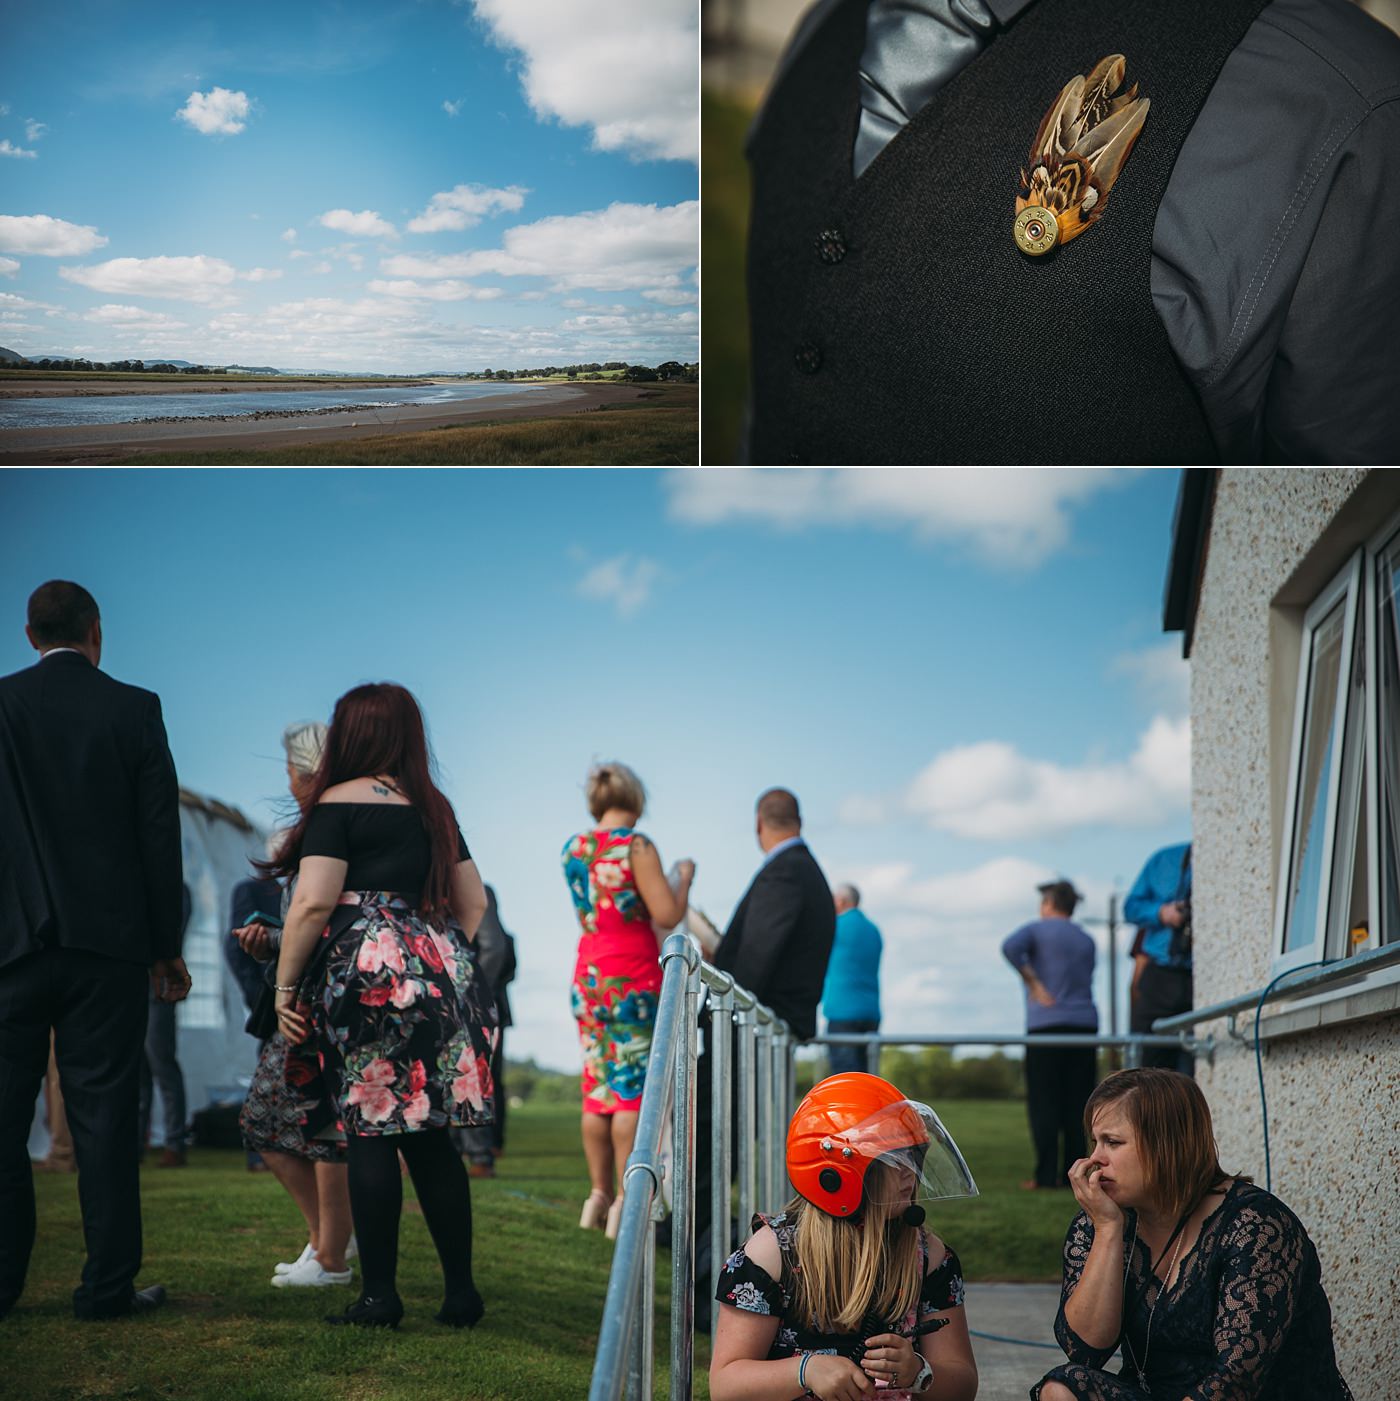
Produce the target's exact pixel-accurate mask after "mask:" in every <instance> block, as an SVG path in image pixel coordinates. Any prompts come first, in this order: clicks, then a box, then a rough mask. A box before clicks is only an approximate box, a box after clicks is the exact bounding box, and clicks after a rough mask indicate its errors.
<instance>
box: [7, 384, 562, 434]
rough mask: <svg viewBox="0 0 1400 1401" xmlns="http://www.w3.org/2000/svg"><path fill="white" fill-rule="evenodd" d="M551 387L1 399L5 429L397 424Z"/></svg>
mask: <svg viewBox="0 0 1400 1401" xmlns="http://www.w3.org/2000/svg"><path fill="white" fill-rule="evenodd" d="M556 387H557V386H555V385H551V384H515V383H512V382H510V381H500V382H494V383H493V382H487V381H473V382H471V383H464V384H429V385H423V384H418V385H404V386H403V387H401V388H395V387H394V386H393V385H375V386H374V387H373V388H372V389H314V388H309V387H308V388H305V389H230V390H228V391H227V392H222V393H212V394H211V393H205V394H111V395H73V396H72V397H63V398H35V399H0V430H3V429H9V428H54V427H80V426H85V425H88V424H94V423H136V422H139V421H142V420H146V419H162V418H243V417H246V416H248V415H252V414H259V415H263V416H274V415H281V414H288V413H315V412H326V411H329V410H331V409H363V410H364V411H365V412H366V414H373V415H376V416H377V417H379V418H382V419H383V421H384V422H385V423H391V422H392V421H393V411H394V409H396V408H398V407H400V406H402V405H404V404H442V405H444V406H445V405H448V404H452V403H459V402H461V401H462V400H468V399H487V398H490V397H491V396H493V395H499V394H525V393H528V392H530V391H531V390H535V389H553V388H556Z"/></svg>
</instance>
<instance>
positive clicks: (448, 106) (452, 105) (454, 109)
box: [442, 97, 462, 117]
mask: <svg viewBox="0 0 1400 1401" xmlns="http://www.w3.org/2000/svg"><path fill="white" fill-rule="evenodd" d="M442 110H443V111H444V112H446V113H447V115H448V116H449V117H455V116H456V115H457V113H458V112H460V111H461V110H462V99H461V98H460V97H459V98H458V99H457V100H456V102H448V101H446V100H445V99H444V101H443V104H442Z"/></svg>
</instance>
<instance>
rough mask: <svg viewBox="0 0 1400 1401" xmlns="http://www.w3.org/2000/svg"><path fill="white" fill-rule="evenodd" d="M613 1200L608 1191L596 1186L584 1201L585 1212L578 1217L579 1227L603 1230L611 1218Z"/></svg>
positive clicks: (587, 1229) (589, 1229)
mask: <svg viewBox="0 0 1400 1401" xmlns="http://www.w3.org/2000/svg"><path fill="white" fill-rule="evenodd" d="M611 1207H612V1202H611V1200H610V1199H609V1197H608V1194H607V1193H606V1192H600V1191H599V1190H598V1189H597V1188H596V1187H595V1188H594V1189H593V1190H592V1191H591V1192H590V1193H589V1194H588V1197H587V1198H586V1200H585V1201H584V1203H583V1213H582V1215H581V1216H580V1217H579V1219H578V1224H579V1227H580V1228H581V1229H582V1230H585V1231H601V1230H602V1229H603V1226H604V1224H605V1223H606V1222H607V1220H608V1219H609V1215H610V1210H611Z"/></svg>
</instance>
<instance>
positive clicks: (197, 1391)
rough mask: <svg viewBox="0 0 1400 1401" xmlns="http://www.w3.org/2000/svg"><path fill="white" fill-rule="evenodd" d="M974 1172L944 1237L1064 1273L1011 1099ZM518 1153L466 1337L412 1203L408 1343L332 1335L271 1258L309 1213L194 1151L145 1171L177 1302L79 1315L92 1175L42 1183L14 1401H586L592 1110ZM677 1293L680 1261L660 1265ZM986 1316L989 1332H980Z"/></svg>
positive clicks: (594, 1260)
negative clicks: (675, 1266)
mask: <svg viewBox="0 0 1400 1401" xmlns="http://www.w3.org/2000/svg"><path fill="white" fill-rule="evenodd" d="M944 1118H945V1122H946V1123H947V1124H948V1127H949V1129H950V1130H951V1131H952V1132H953V1134H954V1135H955V1136H956V1137H957V1139H958V1141H959V1143H960V1145H961V1146H962V1148H963V1151H964V1153H965V1154H966V1155H967V1158H968V1161H969V1163H970V1165H971V1167H972V1170H973V1172H974V1174H975V1175H976V1177H977V1180H978V1184H979V1186H980V1187H981V1189H982V1193H983V1195H982V1196H981V1197H980V1198H979V1199H977V1200H976V1201H970V1202H954V1203H948V1204H945V1205H943V1206H938V1207H936V1208H935V1209H934V1211H933V1212H932V1219H931V1223H930V1224H931V1225H933V1227H934V1228H935V1229H936V1230H938V1231H939V1232H940V1233H942V1234H943V1235H945V1236H946V1238H947V1239H948V1240H949V1242H950V1243H951V1244H952V1245H953V1246H954V1248H955V1249H956V1250H957V1251H958V1253H959V1255H960V1256H961V1258H962V1261H963V1264H964V1267H965V1269H966V1271H967V1273H968V1276H969V1278H970V1279H972V1280H980V1279H1054V1278H1057V1277H1058V1268H1059V1267H1058V1257H1059V1244H1060V1241H1061V1239H1062V1237H1063V1232H1064V1227H1065V1225H1066V1223H1067V1221H1068V1218H1069V1215H1070V1206H1071V1200H1070V1198H1069V1196H1068V1194H1059V1193H1055V1194H1048V1193H1034V1194H1031V1193H1027V1194H1023V1193H1021V1192H1019V1191H1017V1190H1016V1187H1015V1183H1016V1181H1017V1180H1018V1179H1019V1178H1020V1177H1022V1176H1024V1175H1025V1163H1026V1160H1027V1158H1028V1153H1029V1147H1028V1144H1027V1142H1026V1130H1025V1115H1024V1109H1023V1107H1022V1106H1021V1105H1019V1104H1015V1103H990V1102H963V1103H952V1104H950V1105H948V1106H947V1113H946V1115H945V1116H944ZM509 1132H510V1145H509V1152H508V1154H507V1155H506V1156H505V1157H504V1158H503V1159H502V1160H501V1163H500V1165H499V1169H498V1171H499V1176H498V1177H497V1178H496V1179H495V1180H493V1181H485V1182H480V1181H478V1182H473V1184H472V1193H473V1201H474V1206H475V1224H476V1275H477V1283H478V1285H479V1287H480V1289H481V1292H482V1294H483V1295H484V1296H485V1298H486V1301H487V1314H486V1317H485V1319H484V1320H483V1321H482V1323H481V1324H480V1325H479V1326H478V1327H477V1328H476V1329H475V1330H473V1331H470V1332H462V1333H456V1332H453V1331H452V1330H450V1329H447V1328H443V1327H441V1326H439V1325H438V1324H436V1323H434V1322H433V1320H432V1314H433V1312H434V1311H435V1310H436V1308H437V1305H438V1302H439V1289H440V1278H439V1276H438V1273H437V1260H436V1256H435V1254H434V1252H433V1248H432V1244H431V1242H430V1240H429V1238H428V1233H427V1230H426V1228H425V1226H424V1223H423V1220H422V1217H421V1216H420V1215H418V1214H417V1212H416V1206H415V1205H414V1203H413V1202H412V1196H411V1190H410V1191H409V1192H408V1194H407V1196H406V1205H407V1210H406V1212H405V1217H404V1225H403V1231H402V1236H401V1242H400V1274H399V1292H400V1293H401V1294H402V1296H403V1299H404V1303H405V1306H406V1309H407V1313H406V1315H405V1318H404V1323H403V1325H402V1327H401V1328H400V1330H399V1331H398V1332H397V1333H382V1332H378V1331H374V1332H363V1333H362V1332H360V1331H359V1330H356V1329H348V1328H334V1329H333V1328H328V1327H326V1326H325V1325H324V1324H323V1323H322V1322H321V1316H322V1314H324V1313H326V1312H328V1311H329V1310H330V1309H331V1308H333V1307H339V1306H341V1305H343V1304H345V1303H347V1302H349V1300H350V1298H351V1297H352V1295H351V1292H350V1291H349V1290H339V1289H328V1290H274V1289H272V1288H271V1287H270V1286H269V1284H268V1278H269V1276H270V1275H271V1273H272V1266H273V1263H274V1262H275V1261H277V1260H279V1259H290V1258H292V1257H293V1256H294V1255H295V1254H296V1252H297V1250H298V1249H299V1248H300V1246H301V1244H302V1236H301V1230H300V1217H299V1216H298V1215H297V1212H296V1209H295V1208H294V1207H293V1206H292V1204H291V1201H290V1199H289V1198H288V1197H287V1196H286V1195H285V1194H284V1193H283V1192H282V1190H281V1189H280V1188H279V1187H278V1186H277V1184H276V1183H275V1182H274V1181H273V1180H272V1178H271V1177H270V1176H268V1175H266V1174H256V1175H254V1174H249V1173H248V1172H246V1171H245V1170H244V1167H243V1158H242V1154H240V1153H235V1152H229V1151H224V1152H220V1151H213V1150H196V1151H195V1152H194V1153H193V1154H192V1155H191V1163H190V1166H189V1167H188V1168H185V1169H183V1170H178V1169H177V1170H161V1169H157V1168H154V1167H152V1168H149V1169H146V1170H145V1171H144V1173H143V1177H142V1193H143V1213H144V1219H145V1239H146V1267H145V1268H144V1269H143V1270H142V1273H141V1276H140V1279H139V1280H138V1283H142V1284H144V1283H154V1282H160V1283H163V1284H165V1285H166V1286H167V1288H168V1289H169V1290H170V1292H171V1302H170V1303H169V1304H168V1305H167V1306H166V1307H165V1308H164V1309H162V1310H160V1311H159V1312H158V1313H156V1314H154V1315H151V1316H149V1317H146V1318H141V1319H137V1320H130V1321H126V1322H121V1323H78V1322H76V1321H75V1320H74V1319H73V1317H72V1313H71V1307H70V1296H71V1292H72V1289H73V1286H74V1285H75V1284H76V1282H77V1279H78V1273H79V1270H80V1268H81V1265H82V1232H81V1223H80V1218H79V1214H78V1207H77V1197H76V1190H75V1187H76V1179H74V1178H72V1177H54V1176H47V1175H39V1176H38V1177H37V1178H36V1187H37V1191H38V1197H39V1239H38V1243H37V1245H36V1247H35V1252H34V1259H33V1261H32V1263H31V1266H30V1272H29V1281H28V1286H27V1288H26V1291H25V1294H24V1296H23V1298H22V1299H21V1301H20V1304H19V1306H18V1308H17V1309H16V1311H15V1312H14V1313H12V1314H11V1315H10V1317H9V1318H8V1319H6V1320H5V1322H4V1323H0V1365H3V1367H4V1379H3V1381H2V1382H0V1395H4V1396H5V1397H7V1398H9V1401H40V1398H42V1399H43V1401H79V1398H97V1397H120V1398H138V1401H147V1398H152V1399H154V1398H176V1397H179V1398H183V1397H192V1398H199V1399H200V1401H216V1398H233V1397H236V1398H241V1401H284V1399H285V1401H292V1398H298V1401H300V1399H301V1398H306V1399H307V1401H319V1399H320V1398H327V1399H329V1398H347V1399H349V1401H361V1398H365V1399H366V1401H367V1399H368V1398H375V1399H376V1401H378V1399H379V1398H385V1399H386V1401H387V1399H388V1398H395V1399H396V1401H397V1398H403V1401H437V1398H442V1399H443V1401H448V1399H449V1398H450V1401H478V1399H479V1398H510V1401H516V1398H518V1399H519V1401H527V1398H528V1401H541V1399H542V1398H561V1399H562V1401H578V1399H579V1398H582V1397H584V1396H585V1395H586V1394H587V1390H588V1379H589V1376H590V1374H591V1371H592V1363H593V1350H594V1346H595V1343H596V1340H597V1332H598V1324H599V1320H600V1318H601V1314H602V1301H603V1294H604V1291H605V1289H606V1284H607V1272H608V1267H609V1262H610V1257H611V1244H610V1242H608V1241H607V1240H606V1239H604V1237H603V1235H602V1233H601V1232H587V1233H585V1232H583V1231H580V1230H579V1229H578V1226H577V1221H578V1209H579V1204H580V1202H581V1201H582V1200H583V1197H584V1195H585V1194H586V1191H587V1179H586V1175H585V1173H584V1170H583V1159H582V1155H581V1153H580V1151H579V1147H578V1116H577V1113H576V1111H574V1110H573V1109H571V1108H569V1107H566V1106H539V1107H528V1106H527V1107H526V1108H524V1109H520V1110H516V1111H514V1112H513V1114H512V1117H511V1121H510V1126H509ZM657 1279H658V1283H659V1284H660V1285H661V1287H662V1290H663V1291H664V1290H665V1288H666V1287H667V1282H668V1280H669V1269H668V1265H667V1260H666V1257H664V1256H663V1257H662V1258H660V1259H659V1260H658V1263H657ZM658 1298H659V1306H658V1307H659V1314H658V1329H657V1345H658V1356H659V1357H661V1358H663V1366H662V1369H661V1371H660V1372H658V1376H657V1391H656V1394H657V1396H658V1397H664V1396H665V1395H666V1380H665V1376H664V1357H665V1355H666V1352H665V1350H666V1347H667V1326H666V1323H665V1317H666V1314H665V1310H666V1308H667V1304H666V1302H665V1298H664V1295H659V1296H658ZM974 1321H975V1320H974ZM708 1356H709V1353H708V1348H707V1345H706V1341H705V1340H704V1339H703V1338H702V1339H699V1340H698V1342H697V1347H696V1394H697V1396H699V1397H701V1398H703V1397H704V1396H705V1395H706V1394H707V1392H706V1388H705V1384H704V1369H705V1367H706V1365H707V1363H708Z"/></svg>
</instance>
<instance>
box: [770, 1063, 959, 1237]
mask: <svg viewBox="0 0 1400 1401" xmlns="http://www.w3.org/2000/svg"><path fill="white" fill-rule="evenodd" d="M931 1146H933V1147H935V1149H936V1151H935V1154H934V1157H935V1159H936V1161H935V1162H930V1163H927V1165H926V1161H925V1160H926V1155H927V1154H928V1151H929V1149H930V1147H931ZM880 1158H889V1159H892V1160H894V1161H902V1162H903V1163H904V1164H905V1165H906V1166H907V1167H909V1168H912V1169H913V1171H914V1172H915V1173H916V1174H917V1176H918V1179H919V1188H920V1190H919V1192H918V1195H919V1196H921V1197H924V1198H940V1197H955V1196H976V1195H977V1185H976V1183H974V1182H973V1180H972V1174H971V1173H970V1172H969V1171H968V1169H967V1164H966V1163H965V1162H964V1161H963V1156H962V1154H961V1152H959V1150H958V1146H957V1144H956V1143H954V1142H953V1139H952V1136H951V1135H950V1134H949V1133H948V1131H947V1129H945V1128H944V1127H943V1125H942V1123H941V1122H940V1121H939V1118H938V1115H937V1114H935V1113H934V1111H933V1110H932V1109H930V1108H929V1107H928V1106H927V1105H925V1104H917V1103H915V1102H914V1101H913V1100H909V1099H906V1098H905V1097H904V1096H903V1095H902V1094H901V1093H900V1092H899V1091H898V1090H897V1089H896V1088H895V1087H894V1086H893V1085H891V1084H890V1082H889V1081H888V1080H882V1079H881V1078H880V1077H879V1076H878V1075H866V1074H863V1073H861V1072H860V1071H849V1072H847V1073H845V1074H842V1075H833V1076H831V1077H830V1078H829V1079H826V1080H823V1081H822V1082H821V1083H820V1084H818V1085H816V1086H814V1087H813V1088H812V1090H811V1091H810V1092H809V1093H808V1094H807V1096H806V1098H805V1099H803V1101H802V1103H801V1104H799V1105H798V1106H797V1112H796V1113H795V1114H794V1115H793V1116H792V1123H791V1124H790V1125H789V1126H788V1135H787V1172H788V1178H789V1179H790V1181H791V1182H792V1185H793V1188H794V1190H795V1191H796V1192H797V1194H798V1195H799V1196H801V1197H802V1198H803V1199H804V1200H806V1201H808V1202H810V1203H811V1204H812V1205H813V1206H815V1207H818V1208H819V1209H820V1210H822V1211H825V1212H826V1213H827V1214H828V1215H830V1216H838V1217H840V1216H845V1217H850V1216H854V1215H856V1213H857V1212H858V1211H859V1209H860V1207H861V1205H862V1203H863V1201H864V1199H865V1185H866V1183H865V1178H866V1172H867V1170H868V1169H869V1167H870V1164H871V1163H873V1162H875V1161H876V1160H877V1159H880Z"/></svg>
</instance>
